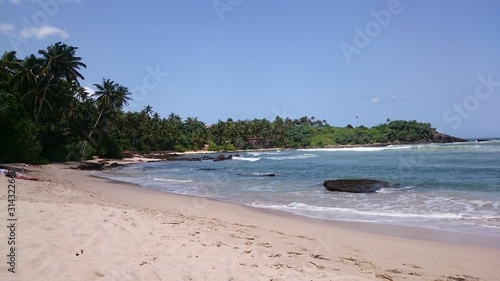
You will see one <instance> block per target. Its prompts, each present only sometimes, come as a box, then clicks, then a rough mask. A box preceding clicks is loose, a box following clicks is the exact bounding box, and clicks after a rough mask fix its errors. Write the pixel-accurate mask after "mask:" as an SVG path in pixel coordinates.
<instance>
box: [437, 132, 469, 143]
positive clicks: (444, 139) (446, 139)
mask: <svg viewBox="0 0 500 281" xmlns="http://www.w3.org/2000/svg"><path fill="white" fill-rule="evenodd" d="M431 141H432V142H435V143H450V142H468V140H464V139H461V138H457V137H454V136H450V135H447V134H443V133H440V132H435V133H434V134H433V135H432V137H431Z"/></svg>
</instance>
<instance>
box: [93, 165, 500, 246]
mask: <svg viewBox="0 0 500 281" xmlns="http://www.w3.org/2000/svg"><path fill="white" fill-rule="evenodd" d="M89 177H93V178H97V179H101V180H105V181H109V182H110V183H116V184H123V185H127V186H128V187H129V188H131V189H135V190H136V191H137V192H141V191H143V190H148V191H152V192H154V193H157V195H161V194H166V195H168V196H173V197H178V198H183V200H184V199H185V200H194V201H196V200H206V201H209V202H210V203H213V204H221V205H233V206H238V207H241V208H244V209H248V210H249V211H250V212H259V213H263V214H265V215H273V216H277V217H283V218H285V219H290V220H292V221H293V220H298V221H305V222H309V223H312V224H325V225H329V224H330V225H331V226H332V227H341V228H344V229H348V230H354V231H358V232H363V233H372V234H378V235H383V236H388V237H398V238H404V239H412V240H420V241H427V242H437V243H445V244H450V245H462V246H472V247H484V248H494V249H498V250H500V242H499V241H498V238H496V237H492V236H487V235H481V234H469V233H462V232H457V231H446V230H442V229H431V228H425V227H416V226H407V225H396V224H387V223H383V222H356V221H346V220H335V219H323V218H316V217H310V216H304V215H300V214H295V213H293V212H288V211H285V210H276V209H269V208H259V207H254V206H249V205H246V204H239V203H235V202H230V201H224V200H219V199H216V198H210V197H203V196H196V195H189V194H180V193H173V192H168V191H161V190H156V189H150V188H146V187H142V186H141V185H139V184H136V183H130V182H126V181H121V180H116V179H109V178H106V177H100V176H98V175H94V174H91V175H89Z"/></svg>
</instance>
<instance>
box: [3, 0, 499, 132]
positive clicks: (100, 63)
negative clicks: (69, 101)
mask: <svg viewBox="0 0 500 281" xmlns="http://www.w3.org/2000/svg"><path fill="white" fill-rule="evenodd" d="M499 15H500V1H494V0H491V1H463V0H459V1H451V0H448V1H411V0H401V1H396V0H389V1H385V0H384V1H371V0H365V1H330V0H321V1H320V0H318V1H298V0H289V1H265V0H252V1H250V0H210V1H196V0H185V1H159V0H158V1H117V0H109V1H90V0H43V1H34V0H0V51H2V53H3V52H4V51H11V50H15V51H17V52H18V57H19V58H24V57H25V56H26V55H29V54H37V52H38V50H40V49H46V48H47V46H49V45H51V44H54V43H56V42H59V41H61V42H64V43H66V44H68V45H71V46H75V47H78V50H77V55H78V56H80V57H82V58H83V60H82V61H83V62H84V63H85V64H86V65H87V68H85V69H82V71H81V73H82V74H83V76H84V77H85V80H83V81H82V85H83V86H85V87H88V88H89V89H92V88H94V89H95V87H94V86H93V84H96V83H101V82H102V79H103V78H109V79H111V80H113V81H115V82H117V83H119V84H121V85H123V86H126V87H128V89H129V91H130V92H131V93H132V98H133V102H131V104H130V105H129V106H128V107H127V108H125V110H131V111H140V110H141V109H143V108H144V107H145V106H146V105H151V106H152V107H153V110H154V111H155V112H158V113H159V114H160V115H161V116H162V117H167V116H168V115H169V114H170V113H172V112H173V113H175V114H178V115H180V116H181V117H183V118H187V117H197V118H198V119H199V120H201V121H204V122H206V123H208V124H213V123H215V122H217V120H219V119H220V120H226V119H227V118H233V119H234V120H237V119H254V118H267V119H269V120H271V121H272V120H274V118H275V117H276V116H277V115H279V116H281V117H290V118H300V117H302V116H309V117H311V116H314V117H315V118H316V119H321V120H323V119H325V120H326V121H327V122H328V123H329V124H330V125H333V126H346V125H347V124H352V125H353V126H354V125H356V123H357V124H358V125H364V126H367V127H371V126H374V125H378V124H380V123H384V122H385V121H386V119H387V118H389V119H391V120H417V121H419V122H428V123H431V124H432V125H433V126H434V127H435V128H437V129H438V131H441V132H444V133H447V134H451V135H455V136H459V137H463V138H474V137H478V138H479V137H481V138H483V137H484V138H485V137H500V121H499V120H500V16H499ZM356 116H357V117H358V118H356Z"/></svg>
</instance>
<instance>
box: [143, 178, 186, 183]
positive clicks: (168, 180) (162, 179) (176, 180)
mask: <svg viewBox="0 0 500 281" xmlns="http://www.w3.org/2000/svg"><path fill="white" fill-rule="evenodd" d="M152 180H154V181H164V182H180V183H187V182H193V181H192V180H179V179H164V178H152Z"/></svg>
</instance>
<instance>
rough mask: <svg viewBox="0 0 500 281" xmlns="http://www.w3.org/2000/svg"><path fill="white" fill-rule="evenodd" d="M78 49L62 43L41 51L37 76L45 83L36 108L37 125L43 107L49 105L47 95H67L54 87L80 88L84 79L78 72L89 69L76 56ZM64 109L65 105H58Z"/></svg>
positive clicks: (39, 52)
mask: <svg viewBox="0 0 500 281" xmlns="http://www.w3.org/2000/svg"><path fill="white" fill-rule="evenodd" d="M77 49H78V48H77V47H72V46H68V45H66V44H63V43H61V42H58V43H56V44H54V45H51V46H49V47H47V50H40V51H38V54H40V55H41V56H42V58H41V59H40V67H41V68H40V72H39V73H37V75H38V76H39V77H40V78H42V79H43V80H44V82H45V85H44V87H43V93H42V96H41V97H40V99H39V100H38V109H37V108H36V106H35V112H34V117H35V124H36V123H37V122H38V120H39V117H40V114H41V113H42V109H43V105H44V104H48V101H47V95H48V94H49V93H51V92H52V94H53V95H61V94H67V93H64V92H61V91H60V88H59V87H57V86H54V85H59V86H60V85H61V84H63V83H65V82H66V83H69V85H70V88H71V87H72V86H74V85H76V86H79V85H80V84H79V82H78V79H84V78H83V75H82V74H80V72H78V70H80V68H81V67H84V68H85V67H87V66H86V65H85V64H84V63H82V62H81V60H82V58H80V57H77V56H75V52H76V50H77ZM57 106H58V107H64V105H63V104H61V105H57Z"/></svg>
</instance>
